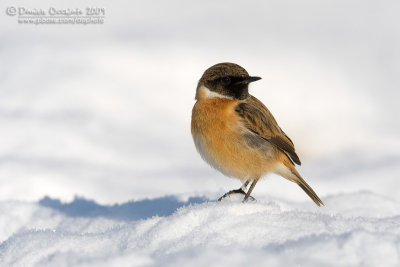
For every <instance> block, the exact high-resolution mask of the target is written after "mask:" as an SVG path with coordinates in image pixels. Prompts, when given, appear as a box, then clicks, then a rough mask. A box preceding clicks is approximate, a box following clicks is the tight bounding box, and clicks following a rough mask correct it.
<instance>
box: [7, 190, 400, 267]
mask: <svg viewBox="0 0 400 267" xmlns="http://www.w3.org/2000/svg"><path fill="white" fill-rule="evenodd" d="M160 201H162V202H164V203H165V202H167V203H169V204H168V205H167V206H172V207H173V209H171V210H170V211H169V212H166V211H165V210H166V209H162V212H163V214H162V215H163V216H161V215H160V211H161V210H160V211H158V210H157V207H158V205H155V206H154V207H153V208H152V209H149V206H152V205H153V204H152V203H154V204H155V203H159V202H160ZM359 202H361V203H362V206H363V207H364V208H362V209H359V208H360V206H361V205H360V203H359ZM325 203H326V206H327V207H326V208H322V209H317V208H315V207H314V206H312V205H313V204H312V203H311V204H310V203H309V201H308V202H307V203H300V204H301V205H303V207H301V208H299V207H298V206H296V205H293V204H290V203H288V202H286V203H279V202H273V201H267V200H265V201H261V200H259V201H256V202H252V203H247V204H243V203H241V202H240V199H238V198H233V199H228V200H225V201H222V202H215V201H211V200H207V199H189V200H188V201H186V202H184V201H178V200H176V199H175V201H173V198H172V197H168V198H162V199H154V200H146V201H139V202H129V203H124V204H123V205H122V210H123V211H124V213H121V205H114V206H102V205H98V204H96V203H94V202H92V201H88V200H84V199H81V198H79V199H75V200H74V202H72V203H60V202H58V201H54V200H51V199H49V198H45V199H42V200H41V201H40V202H39V203H35V204H33V203H21V202H2V203H1V204H0V209H1V210H2V211H7V210H12V211H13V214H12V215H7V216H2V217H1V225H2V226H3V227H2V229H6V228H7V225H12V228H13V229H8V230H7V231H4V230H3V232H2V233H1V238H2V240H6V241H5V242H3V243H2V244H1V245H0V251H1V253H0V259H1V262H2V263H3V264H6V265H15V266H26V265H37V266H55V265H57V266H58V265H59V266H98V265H99V264H104V266H107V265H114V266H160V265H163V266H176V265H177V264H180V263H182V264H185V265H188V264H190V265H194V266H204V265H208V264H210V265H212V266H220V265H225V264H230V265H234V266H236V265H238V266H239V265H241V264H251V265H260V264H268V265H280V266H291V265H294V264H298V263H301V264H302V265H305V266H321V265H324V266H360V265H363V266H378V265H379V266H396V265H398V263H399V261H400V257H399V245H400V227H399V226H400V216H399V208H400V204H399V202H397V201H395V200H392V199H388V198H386V197H383V196H380V195H376V194H373V193H371V192H359V193H353V194H348V195H337V196H330V197H326V198H325ZM371 204H372V205H371ZM370 205H371V206H372V208H371V209H369V208H366V207H369V206H370ZM74 207H76V208H74ZM176 207H179V208H178V209H177V210H174V209H175V208H176ZM330 207H332V208H330ZM142 208H145V209H147V210H148V213H146V214H142V215H141V216H142V217H141V218H133V217H131V216H130V215H129V214H136V215H137V214H140V212H138V210H139V211H140V209H142ZM149 210H151V211H152V212H153V214H149ZM6 214H7V213H6Z"/></svg>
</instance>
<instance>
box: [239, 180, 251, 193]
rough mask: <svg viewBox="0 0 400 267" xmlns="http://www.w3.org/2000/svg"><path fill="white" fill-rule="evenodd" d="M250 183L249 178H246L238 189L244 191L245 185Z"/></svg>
mask: <svg viewBox="0 0 400 267" xmlns="http://www.w3.org/2000/svg"><path fill="white" fill-rule="evenodd" d="M249 183H250V180H246V182H244V183H243V184H242V186H241V187H240V189H242V191H243V193H244V190H245V189H246V188H247V185H248V184H249Z"/></svg>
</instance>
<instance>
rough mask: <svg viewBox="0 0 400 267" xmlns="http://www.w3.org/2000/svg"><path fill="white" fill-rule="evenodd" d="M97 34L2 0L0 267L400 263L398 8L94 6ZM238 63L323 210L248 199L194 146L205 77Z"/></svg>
mask: <svg viewBox="0 0 400 267" xmlns="http://www.w3.org/2000/svg"><path fill="white" fill-rule="evenodd" d="M95 3H96V6H99V7H105V8H106V17H105V24H104V25H86V26H83V25H38V26H35V25H18V24H17V22H16V17H15V16H14V17H10V16H7V15H5V12H4V10H5V9H6V7H8V6H17V7H18V6H25V7H31V8H44V9H46V8H48V7H50V6H55V7H58V8H75V7H79V8H81V9H84V8H86V7H90V6H93V5H94V2H93V1H76V0H70V1H64V2H61V1H57V4H56V3H55V2H54V1H48V0H41V1H35V4H33V3H32V1H27V0H23V1H18V2H15V1H10V0H4V1H1V3H0V11H1V12H2V13H1V15H0V128H1V130H0V214H1V216H0V266H1V267H2V266H179V265H181V266H244V265H246V266H400V243H399V242H400V235H399V231H400V230H399V229H400V194H399V188H400V182H399V181H400V152H399V151H400V138H399V137H400V120H399V119H398V118H397V117H398V115H397V114H400V105H398V99H399V98H400V91H399V90H398V89H399V88H400V78H399V77H400V76H399V75H398V70H399V69H400V53H399V49H398V48H399V47H400V17H399V16H398V14H399V12H398V10H399V8H400V2H398V1H390V0H387V1H386V0H383V1H380V2H379V5H377V4H376V2H375V1H372V0H367V1H364V0H354V1H345V0H338V1H329V2H327V1H315V0H307V1H298V2H296V1H286V0H279V1H275V0H268V1H261V0H254V1H242V2H234V1H212V0H205V1H198V2H190V1H179V0H169V1H129V0H126V1H125V0H124V1H113V2H112V3H111V2H110V1H101V0H100V1H96V2H95ZM224 61H230V62H236V63H239V64H241V65H242V66H244V67H245V68H246V69H247V70H248V71H249V73H250V74H252V75H257V76H261V77H262V78H263V79H262V80H260V81H258V82H257V83H254V84H253V85H252V87H251V88H250V91H251V93H252V94H254V95H255V96H257V97H258V98H259V99H261V100H262V101H263V102H264V103H265V104H266V105H267V106H268V107H269V108H270V110H271V112H272V113H273V114H274V116H275V117H276V119H277V121H278V122H279V124H280V126H281V127H282V129H284V130H285V132H286V133H287V134H288V135H289V136H290V137H291V139H292V140H293V141H294V143H295V144H296V150H297V151H298V154H299V156H300V158H301V159H302V163H303V164H302V166H301V167H299V168H298V170H299V172H300V173H301V174H302V176H303V177H304V178H305V179H306V181H307V182H308V183H309V184H310V185H311V186H312V187H313V188H314V189H315V191H316V192H317V193H318V195H319V196H320V197H321V199H322V200H323V201H324V203H325V204H326V206H325V207H321V208H318V207H316V206H315V204H314V203H313V202H312V201H311V200H310V199H308V197H307V195H305V194H304V192H302V190H300V189H299V187H298V186H297V185H295V184H293V183H291V182H289V181H286V180H284V179H282V178H280V177H278V176H276V175H270V176H269V177H267V178H268V179H265V180H263V181H261V182H259V183H258V184H257V186H256V188H255V190H254V193H253V196H254V197H255V198H256V199H257V201H256V202H252V203H246V204H242V203H240V199H238V198H235V197H233V198H232V199H227V200H225V201H224V202H221V203H218V202H216V201H215V200H216V199H218V197H219V196H221V195H222V194H224V193H225V192H227V191H228V190H231V189H236V188H239V186H240V183H239V182H238V181H236V180H233V179H227V178H225V177H224V176H223V175H221V174H220V173H218V172H217V171H215V170H213V169H212V168H210V167H209V166H207V165H206V163H204V162H203V161H202V160H201V158H200V156H199V155H198V154H197V152H196V149H195V147H194V145H193V141H192V138H191V135H190V114H191V108H192V106H193V104H194V100H193V98H194V93H195V88H196V84H197V81H198V79H199V78H200V75H201V73H202V72H203V71H204V70H205V69H206V68H207V67H209V66H211V65H213V64H215V63H218V62H224Z"/></svg>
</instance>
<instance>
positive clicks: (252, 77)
mask: <svg viewBox="0 0 400 267" xmlns="http://www.w3.org/2000/svg"><path fill="white" fill-rule="evenodd" d="M258 80H261V77H257V76H250V77H248V78H246V79H244V80H243V81H240V82H239V83H241V84H249V83H252V82H255V81H258Z"/></svg>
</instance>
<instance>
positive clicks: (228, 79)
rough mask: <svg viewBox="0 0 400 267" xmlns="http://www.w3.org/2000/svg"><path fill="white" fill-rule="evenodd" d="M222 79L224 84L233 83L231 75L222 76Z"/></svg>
mask: <svg viewBox="0 0 400 267" xmlns="http://www.w3.org/2000/svg"><path fill="white" fill-rule="evenodd" d="M221 81H222V83H223V84H224V85H228V84H230V83H231V78H230V77H229V76H225V77H222V79H221Z"/></svg>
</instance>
